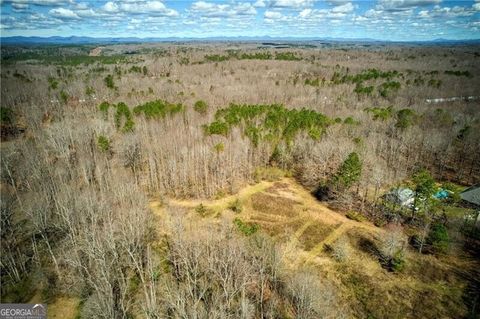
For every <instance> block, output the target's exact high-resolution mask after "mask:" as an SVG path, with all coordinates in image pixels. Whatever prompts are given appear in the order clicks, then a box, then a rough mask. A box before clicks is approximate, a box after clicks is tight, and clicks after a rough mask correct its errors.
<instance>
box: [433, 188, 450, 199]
mask: <svg viewBox="0 0 480 319" xmlns="http://www.w3.org/2000/svg"><path fill="white" fill-rule="evenodd" d="M448 196H450V194H449V193H448V191H446V190H444V189H440V190H439V191H438V192H436V193H435V195H433V197H435V198H437V199H445V198H448Z"/></svg>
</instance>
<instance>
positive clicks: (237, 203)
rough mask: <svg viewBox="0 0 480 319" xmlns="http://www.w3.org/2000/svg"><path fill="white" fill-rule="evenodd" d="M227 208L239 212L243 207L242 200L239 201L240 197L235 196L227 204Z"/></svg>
mask: <svg viewBox="0 0 480 319" xmlns="http://www.w3.org/2000/svg"><path fill="white" fill-rule="evenodd" d="M228 209H230V210H231V211H232V212H234V213H237V214H239V213H241V212H242V209H243V207H242V202H240V199H238V198H237V199H235V200H234V201H233V202H231V203H230V204H229V205H228Z"/></svg>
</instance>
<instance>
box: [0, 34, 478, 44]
mask: <svg viewBox="0 0 480 319" xmlns="http://www.w3.org/2000/svg"><path fill="white" fill-rule="evenodd" d="M191 41H197V42H205V41H230V42H235V41H292V42H302V41H309V42H317V41H326V42H363V43H417V44H429V43H430V44H480V39H473V40H448V39H435V40H431V41H385V40H376V39H369V38H357V39H349V38H329V37H327V38H313V37H305V38H300V37H270V36H259V37H249V36H245V37H206V38H189V37H186V38H181V37H166V38H154V37H149V38H136V37H118V38H111V37H108V38H94V37H78V36H71V37H59V36H53V37H23V36H13V37H0V43H1V44H112V43H145V42H191Z"/></svg>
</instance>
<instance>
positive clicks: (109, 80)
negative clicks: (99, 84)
mask: <svg viewBox="0 0 480 319" xmlns="http://www.w3.org/2000/svg"><path fill="white" fill-rule="evenodd" d="M103 81H104V82H105V85H106V86H107V87H108V88H110V89H115V82H114V81H113V75H111V74H109V75H107V76H106V77H105V78H104V79H103Z"/></svg>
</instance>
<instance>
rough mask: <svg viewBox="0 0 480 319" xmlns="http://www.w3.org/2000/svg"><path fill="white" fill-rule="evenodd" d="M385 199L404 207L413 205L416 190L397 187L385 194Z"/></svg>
mask: <svg viewBox="0 0 480 319" xmlns="http://www.w3.org/2000/svg"><path fill="white" fill-rule="evenodd" d="M384 198H385V200H387V201H389V202H391V203H395V204H397V205H400V206H404V207H412V206H413V203H414V202H415V192H414V191H413V190H411V189H410V188H395V189H393V190H391V191H390V192H389V193H387V194H385V196H384Z"/></svg>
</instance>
